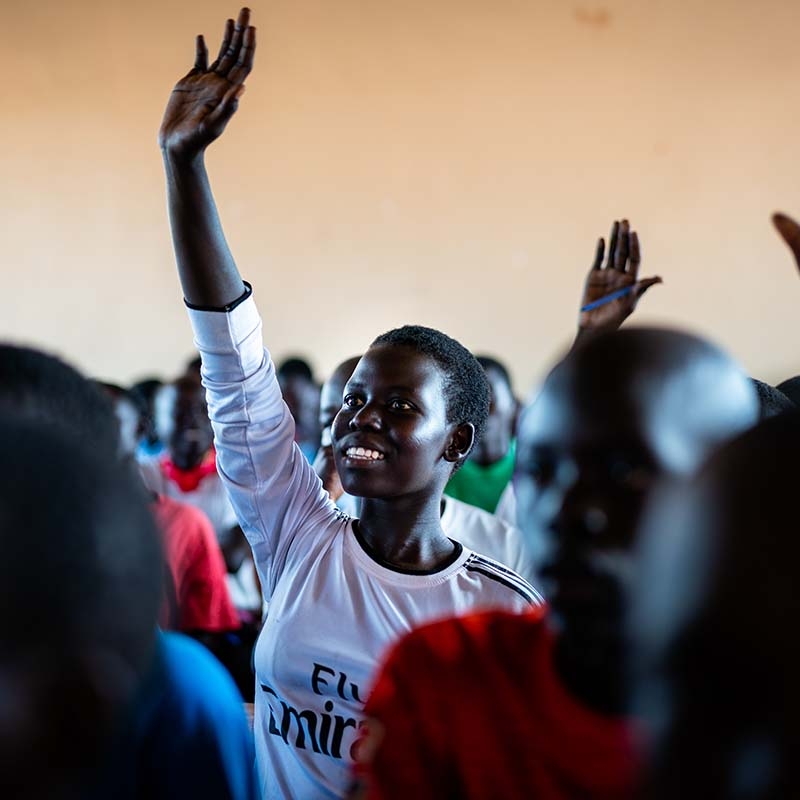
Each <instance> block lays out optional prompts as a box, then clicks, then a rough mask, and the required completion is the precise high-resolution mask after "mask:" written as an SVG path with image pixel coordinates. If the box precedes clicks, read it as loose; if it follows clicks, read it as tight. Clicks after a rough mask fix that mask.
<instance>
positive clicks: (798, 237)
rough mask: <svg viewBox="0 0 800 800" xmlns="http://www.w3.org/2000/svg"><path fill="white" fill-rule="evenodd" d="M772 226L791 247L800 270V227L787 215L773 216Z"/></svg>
mask: <svg viewBox="0 0 800 800" xmlns="http://www.w3.org/2000/svg"><path fill="white" fill-rule="evenodd" d="M772 224H773V225H774V226H775V227H776V228H777V230H778V233H779V234H780V235H781V238H782V239H783V241H784V242H786V244H787V245H789V249H790V250H791V251H792V255H794V260H795V261H796V262H797V266H798V268H800V225H798V224H797V223H796V222H795V221H794V220H793V219H792V218H791V217H787V216H786V214H773V215H772Z"/></svg>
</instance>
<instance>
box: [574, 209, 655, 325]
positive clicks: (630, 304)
mask: <svg viewBox="0 0 800 800" xmlns="http://www.w3.org/2000/svg"><path fill="white" fill-rule="evenodd" d="M605 255H606V250H605V241H604V240H603V239H602V238H601V239H600V240H598V243H597V250H596V251H595V258H594V263H593V264H592V267H591V269H590V270H589V274H588V275H587V276H586V283H585V285H584V289H583V298H582V300H581V305H580V317H579V322H578V332H579V338H580V337H581V334H583V333H586V332H591V331H601V330H616V329H617V328H619V326H620V325H622V323H623V322H624V321H625V319H627V318H628V317H629V316H630V315H631V314H632V313H633V310H634V309H635V308H636V304H637V302H638V301H639V298H640V297H641V296H642V295H643V294H644V293H645V292H646V291H647V290H648V289H649V288H650V287H651V286H653V285H655V284H656V283H661V278H660V277H658V276H655V277H652V278H643V279H642V280H639V265H640V263H641V251H640V248H639V237H638V236H637V234H636V231H632V230H631V229H630V224H629V222H628V220H626V219H624V220H622V222H616V221H615V222H614V224H613V226H612V227H611V236H610V237H609V243H608V258H607V260H606V263H605V265H604V264H603V260H604V258H605Z"/></svg>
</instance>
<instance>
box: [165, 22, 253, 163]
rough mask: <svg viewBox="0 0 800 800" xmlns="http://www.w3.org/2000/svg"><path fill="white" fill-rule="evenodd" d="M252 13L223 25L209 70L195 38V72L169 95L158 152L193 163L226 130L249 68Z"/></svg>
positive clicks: (201, 42) (202, 46) (203, 49)
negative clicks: (192, 160) (193, 157)
mask: <svg viewBox="0 0 800 800" xmlns="http://www.w3.org/2000/svg"><path fill="white" fill-rule="evenodd" d="M249 22H250V11H249V9H247V8H243V9H242V10H241V11H240V12H239V18H238V19H237V21H236V23H235V24H234V22H233V20H232V19H229V20H228V21H227V22H226V23H225V34H224V36H223V39H222V46H221V47H220V51H219V57H218V58H217V60H216V61H215V62H214V63H213V64H212V65H211V66H210V67H209V66H208V49H207V48H206V45H205V41H204V39H203V37H202V36H198V37H197V50H196V56H195V64H194V68H193V69H192V70H191V71H190V72H189V73H188V74H187V75H186V76H185V77H184V78H181V80H179V81H178V83H177V84H176V85H175V88H174V89H173V90H172V94H171V95H170V97H169V101H168V102H167V108H166V110H165V111H164V118H163V120H162V121H161V128H160V130H159V132H158V143H159V145H160V146H161V148H162V150H164V151H166V152H169V153H170V154H171V155H172V156H181V157H192V156H194V155H196V154H198V153H200V152H202V151H203V150H204V149H205V148H206V147H207V146H208V145H209V144H211V142H213V141H214V140H215V139H216V138H217V137H218V136H220V134H221V133H222V132H223V131H224V130H225V126H226V125H227V124H228V121H229V120H230V118H231V117H232V116H233V114H234V113H235V111H236V108H237V105H238V99H239V97H240V96H241V94H242V92H243V91H244V80H245V78H246V77H247V76H248V75H249V74H250V70H251V69H252V68H253V58H254V56H255V48H256V29H255V28H254V27H252V26H251V25H250V24H249Z"/></svg>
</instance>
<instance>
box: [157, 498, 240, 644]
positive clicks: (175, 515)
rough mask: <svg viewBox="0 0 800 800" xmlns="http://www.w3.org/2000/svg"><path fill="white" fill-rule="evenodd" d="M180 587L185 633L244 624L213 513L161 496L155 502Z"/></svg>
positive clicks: (179, 612)
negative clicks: (211, 519) (234, 599)
mask: <svg viewBox="0 0 800 800" xmlns="http://www.w3.org/2000/svg"><path fill="white" fill-rule="evenodd" d="M150 507H151V510H152V512H153V515H154V516H155V519H156V522H157V524H158V527H159V529H160V530H161V532H162V537H163V543H164V557H165V560H166V562H167V566H168V567H169V571H170V573H171V575H172V582H173V585H174V587H175V599H176V607H177V617H178V618H177V622H176V624H175V625H174V626H169V625H167V626H165V627H175V628H176V629H177V630H179V631H183V632H185V633H221V632H224V631H234V630H238V629H239V628H240V627H241V621H240V620H239V615H238V614H237V613H236V609H235V608H234V606H233V603H232V601H231V598H230V594H229V592H228V587H227V585H226V583H225V561H224V559H223V558H222V551H221V550H220V549H219V544H217V537H216V535H215V534H214V529H213V528H212V527H211V523H210V522H209V521H208V518H207V517H206V516H205V514H203V512H202V511H200V510H199V509H196V508H194V507H193V506H190V505H187V504H186V503H179V502H178V501H177V500H173V499H172V498H169V497H165V496H164V495H158V496H156V499H155V500H154V501H153V503H152V504H151V506H150Z"/></svg>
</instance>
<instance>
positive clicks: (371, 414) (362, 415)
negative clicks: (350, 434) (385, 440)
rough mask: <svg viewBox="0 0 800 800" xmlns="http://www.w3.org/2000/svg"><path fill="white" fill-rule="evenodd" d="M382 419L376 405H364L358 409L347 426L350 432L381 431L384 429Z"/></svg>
mask: <svg viewBox="0 0 800 800" xmlns="http://www.w3.org/2000/svg"><path fill="white" fill-rule="evenodd" d="M382 422H383V420H382V417H381V415H380V412H379V410H378V408H377V407H376V405H375V403H369V402H367V403H364V405H363V406H361V407H360V408H358V409H356V411H355V413H354V414H353V415H352V416H351V417H350V421H349V422H348V423H347V426H348V427H349V428H350V430H354V431H357V430H365V429H371V430H379V429H380V428H381V427H382Z"/></svg>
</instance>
